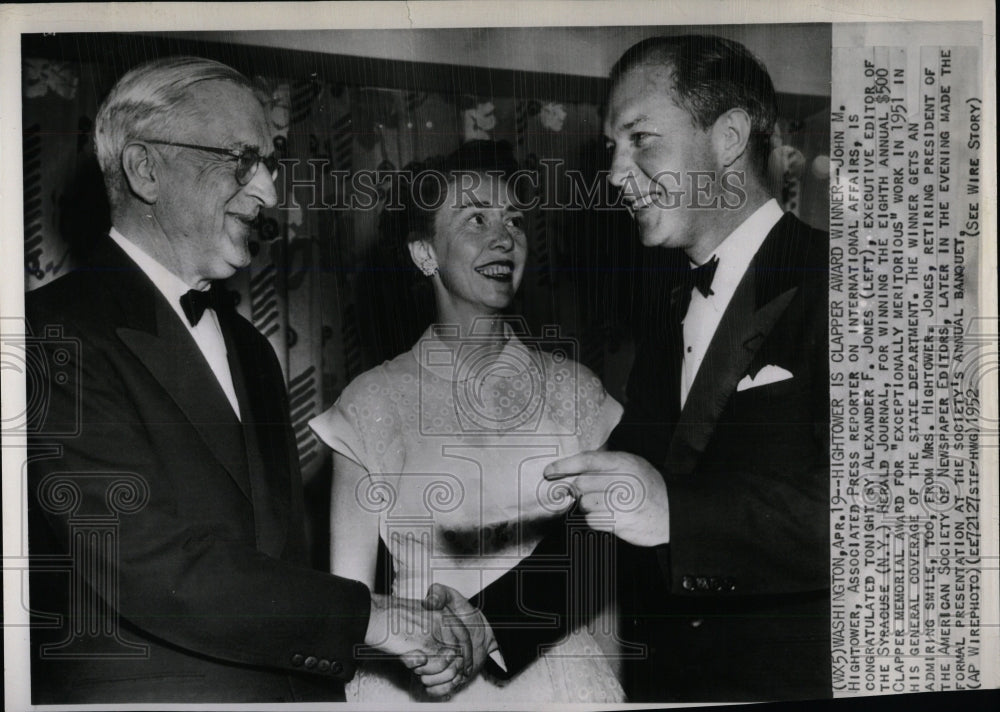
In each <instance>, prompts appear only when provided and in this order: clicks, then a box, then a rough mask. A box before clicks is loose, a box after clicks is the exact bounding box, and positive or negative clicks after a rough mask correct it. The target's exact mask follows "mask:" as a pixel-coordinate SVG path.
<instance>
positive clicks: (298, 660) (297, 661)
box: [292, 653, 306, 667]
mask: <svg viewBox="0 0 1000 712" xmlns="http://www.w3.org/2000/svg"><path fill="white" fill-rule="evenodd" d="M305 659H306V658H305V656H304V655H299V654H298V653H295V655H293V656H292V665H294V666H295V667H302V662H303V661H304V660H305Z"/></svg>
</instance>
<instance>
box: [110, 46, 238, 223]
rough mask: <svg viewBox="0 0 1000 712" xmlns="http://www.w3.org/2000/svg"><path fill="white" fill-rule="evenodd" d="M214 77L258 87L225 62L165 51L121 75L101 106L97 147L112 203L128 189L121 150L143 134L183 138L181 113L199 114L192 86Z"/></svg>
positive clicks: (150, 136) (156, 136)
mask: <svg viewBox="0 0 1000 712" xmlns="http://www.w3.org/2000/svg"><path fill="white" fill-rule="evenodd" d="M208 81H225V82H232V83H234V84H237V85H239V86H242V87H246V88H247V89H248V90H251V91H252V90H253V87H252V85H251V83H250V80H249V79H247V78H246V77H244V76H243V75H242V74H240V73H239V72H237V71H236V70H235V69H233V68H232V67H229V66H227V65H225V64H222V63H221V62H216V61H214V60H211V59H203V58H201V57H165V58H163V59H157V60H154V61H152V62H147V63H146V64H142V65H140V66H138V67H136V68H134V69H132V70H131V71H129V72H128V73H127V74H125V76H123V77H122V78H121V79H119V80H118V82H117V83H116V84H115V86H114V87H113V88H112V89H111V92H110V93H109V94H108V96H107V98H105V100H104V103H103V104H101V108H100V109H99V110H98V112H97V118H96V119H95V121H94V148H95V150H96V152H97V161H98V163H99V164H100V166H101V172H102V173H103V174H104V184H105V186H106V187H107V191H108V199H109V200H110V202H111V206H112V209H114V208H115V207H116V206H117V205H119V204H120V202H121V199H122V198H123V197H124V195H125V191H127V187H126V185H125V176H124V174H123V172H122V165H121V155H122V151H123V150H124V149H125V145H126V144H127V143H128V142H129V141H133V140H135V139H139V138H156V139H160V140H171V139H173V140H177V138H176V137H173V136H172V132H173V131H174V130H175V127H176V126H177V125H178V119H181V118H183V117H185V116H190V117H192V118H196V116H197V114H196V111H197V110H196V108H195V107H192V106H190V105H189V103H188V102H187V99H188V97H189V94H188V90H189V89H190V88H191V87H192V86H193V85H195V84H198V83H200V82H208Z"/></svg>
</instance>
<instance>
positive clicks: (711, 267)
mask: <svg viewBox="0 0 1000 712" xmlns="http://www.w3.org/2000/svg"><path fill="white" fill-rule="evenodd" d="M718 267H719V258H718V257H713V258H712V259H710V260H709V261H708V262H706V263H705V264H703V265H700V266H699V267H695V268H694V269H689V270H687V271H686V272H684V274H682V275H681V278H680V284H679V285H678V286H677V292H676V295H677V304H678V307H679V311H680V317H681V319H683V318H684V316H685V315H686V314H687V310H688V307H689V306H691V293H692V291H693V290H695V289H697V290H698V291H699V292H701V295H702V296H703V297H707V296H710V295H712V294H715V292H713V291H712V280H713V279H715V270H717V269H718Z"/></svg>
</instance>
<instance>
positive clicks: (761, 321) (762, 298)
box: [665, 214, 801, 475]
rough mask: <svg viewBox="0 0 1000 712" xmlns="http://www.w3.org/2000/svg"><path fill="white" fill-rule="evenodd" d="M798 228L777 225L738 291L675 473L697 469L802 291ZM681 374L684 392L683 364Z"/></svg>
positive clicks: (683, 417)
mask: <svg viewBox="0 0 1000 712" xmlns="http://www.w3.org/2000/svg"><path fill="white" fill-rule="evenodd" d="M797 224H799V223H798V221H797V220H796V219H795V218H794V216H791V215H788V214H786V215H785V216H784V217H783V218H782V219H781V220H780V221H779V222H778V224H777V225H775V227H774V228H773V229H772V230H771V232H770V233H769V234H768V237H767V238H766V239H765V241H764V243H763V244H762V245H761V248H760V250H759V251H758V253H757V255H756V256H755V257H754V259H753V260H752V261H751V263H750V266H749V268H748V269H747V271H746V274H744V275H743V279H742V280H741V281H740V283H739V285H738V286H737V287H736V291H735V292H734V293H733V297H732V299H731V300H730V302H729V306H728V307H727V308H726V311H725V313H724V314H723V315H722V320H721V321H720V322H719V326H718V328H717V329H716V330H715V335H714V336H713V337H712V341H711V343H709V346H708V350H707V351H706V352H705V358H704V360H703V361H702V363H701V367H700V368H699V369H698V374H697V375H696V376H695V380H694V383H692V384H691V390H690V391H689V392H688V397H687V400H686V401H685V404H684V407H683V408H682V409H681V412H680V416H679V418H678V420H677V425H676V427H675V428H674V432H673V436H672V437H671V441H670V447H669V449H668V451H667V461H666V465H665V466H666V468H667V470H668V471H669V472H672V473H674V474H680V475H684V474H689V473H691V472H692V471H693V470H694V468H695V466H696V465H697V463H698V459H699V458H700V456H701V454H702V453H703V452H704V451H705V448H706V446H707V445H708V442H709V440H710V439H711V437H712V434H713V433H714V432H715V427H716V425H717V423H718V421H719V416H720V415H721V414H722V411H723V410H724V409H725V407H726V404H727V403H728V402H729V399H730V398H731V397H732V395H733V393H735V392H736V386H737V384H738V383H739V381H740V379H741V378H742V376H743V374H744V373H746V371H747V368H748V367H749V366H750V363H751V361H752V360H753V357H754V355H755V354H756V353H757V351H758V349H759V348H760V346H761V344H762V343H763V342H764V339H766V338H767V336H768V334H770V333H771V329H772V328H773V327H774V325H775V323H777V321H778V319H779V318H780V317H781V315H782V313H783V312H784V311H785V309H786V308H787V307H788V305H789V303H790V302H791V301H792V298H793V297H794V296H795V294H796V292H797V291H798V284H797V283H798V281H799V280H801V272H800V271H799V269H800V267H801V265H798V264H796V260H795V259H794V255H795V251H796V245H795V244H794V242H795V241H794V235H793V234H792V233H794V232H795V230H794V227H795V225H797ZM675 373H676V377H674V378H673V380H674V381H676V382H677V387H678V388H679V383H680V366H679V364H678V365H677V370H676V372H675Z"/></svg>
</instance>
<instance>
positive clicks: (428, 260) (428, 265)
mask: <svg viewBox="0 0 1000 712" xmlns="http://www.w3.org/2000/svg"><path fill="white" fill-rule="evenodd" d="M414 237H415V236H414V235H410V239H409V240H408V241H407V243H406V245H407V247H409V248H410V259H412V260H413V264H415V265H416V266H417V269H419V270H420V271H421V272H423V273H424V274H425V275H426V276H428V277H430V276H431V275H433V274H434V273H435V272H437V268H438V265H437V256H436V255H435V254H434V246H433V245H431V243H430V242H428V241H427V240H425V239H423V238H419V237H418V238H416V239H413V238H414Z"/></svg>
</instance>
